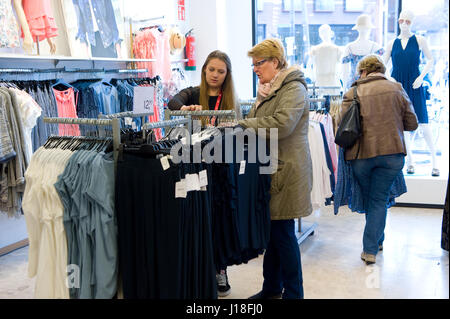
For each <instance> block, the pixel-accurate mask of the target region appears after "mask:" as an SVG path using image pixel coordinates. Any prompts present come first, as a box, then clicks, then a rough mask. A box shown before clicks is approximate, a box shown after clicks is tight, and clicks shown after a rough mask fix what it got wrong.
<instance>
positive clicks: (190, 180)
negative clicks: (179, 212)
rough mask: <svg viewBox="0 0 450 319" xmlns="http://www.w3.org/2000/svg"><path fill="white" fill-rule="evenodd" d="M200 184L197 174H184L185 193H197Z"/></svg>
mask: <svg viewBox="0 0 450 319" xmlns="http://www.w3.org/2000/svg"><path fill="white" fill-rule="evenodd" d="M199 190H200V183H199V180H198V175H197V174H186V191H188V192H190V191H199Z"/></svg>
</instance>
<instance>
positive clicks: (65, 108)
mask: <svg viewBox="0 0 450 319" xmlns="http://www.w3.org/2000/svg"><path fill="white" fill-rule="evenodd" d="M53 93H54V94H55V98H56V104H57V106H58V117H71V118H78V116H77V110H76V98H75V94H78V93H75V91H74V89H73V88H68V89H67V90H64V91H58V90H56V89H53ZM58 128H59V134H60V135H66V136H79V135H80V128H79V126H78V125H76V124H59V125H58Z"/></svg>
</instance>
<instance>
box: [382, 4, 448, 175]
mask: <svg viewBox="0 0 450 319" xmlns="http://www.w3.org/2000/svg"><path fill="white" fill-rule="evenodd" d="M413 19H414V16H413V14H412V13H411V12H409V11H402V12H401V13H400V17H399V26H400V30H401V31H400V35H399V36H398V38H399V39H400V40H401V44H402V48H403V50H405V48H406V46H407V44H408V42H409V39H410V38H411V37H412V36H413V35H414V33H412V32H411V26H412V23H413ZM416 39H417V43H418V45H419V49H420V50H421V51H422V52H423V54H424V55H425V57H426V59H427V63H426V64H425V67H424V68H423V70H422V72H421V73H420V75H419V76H418V77H417V78H416V79H415V80H414V82H413V88H414V89H418V88H419V87H420V86H421V85H422V83H423V79H424V78H425V76H426V75H427V74H428V73H429V72H430V71H431V68H432V67H433V55H432V54H431V51H430V49H429V47H428V43H427V40H426V38H425V37H423V36H420V35H416ZM394 41H395V39H394V40H392V41H390V42H389V43H388V45H387V48H386V53H385V58H384V61H385V63H386V65H387V64H388V63H389V61H390V59H391V53H392V48H393V45H394ZM419 128H420V130H421V131H422V133H423V136H424V138H425V141H426V144H427V146H428V148H429V150H430V152H431V163H432V166H433V170H432V175H433V176H439V169H438V168H437V162H436V148H435V145H434V143H433V134H432V132H431V127H430V126H429V124H428V123H419ZM405 133H406V134H407V136H406V137H405V144H406V152H407V156H406V163H407V167H408V170H407V172H408V173H409V174H413V173H414V165H413V164H414V161H413V156H412V152H411V150H410V147H411V145H410V144H411V137H412V132H405Z"/></svg>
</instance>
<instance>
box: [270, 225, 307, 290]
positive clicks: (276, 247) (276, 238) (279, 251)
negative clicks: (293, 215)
mask: <svg viewBox="0 0 450 319" xmlns="http://www.w3.org/2000/svg"><path fill="white" fill-rule="evenodd" d="M263 276H264V283H263V289H262V292H263V294H264V295H268V296H271V295H276V294H279V293H281V292H282V291H283V288H284V292H283V299H303V278H302V264H301V260H300V249H299V247H298V243H297V237H296V236H295V222H294V220H293V219H289V220H272V221H271V222H270V240H269V244H268V246H267V250H266V252H265V254H264V262H263Z"/></svg>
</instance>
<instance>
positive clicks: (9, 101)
mask: <svg viewBox="0 0 450 319" xmlns="http://www.w3.org/2000/svg"><path fill="white" fill-rule="evenodd" d="M0 92H1V93H3V94H4V96H5V100H6V114H7V119H8V121H9V123H10V126H11V131H12V142H13V147H14V150H15V152H16V157H15V168H14V169H15V173H16V182H15V183H16V185H21V184H24V183H25V169H26V166H25V162H24V155H23V151H22V145H23V144H22V133H21V131H22V132H23V128H22V122H21V121H20V117H18V114H17V112H16V110H17V106H14V105H13V102H15V103H17V99H16V98H15V95H14V98H13V97H12V96H11V94H10V91H9V90H8V89H7V88H2V87H0ZM16 105H17V104H16Z"/></svg>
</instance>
